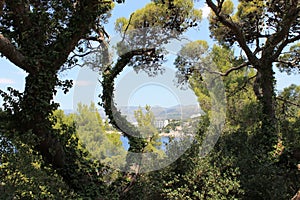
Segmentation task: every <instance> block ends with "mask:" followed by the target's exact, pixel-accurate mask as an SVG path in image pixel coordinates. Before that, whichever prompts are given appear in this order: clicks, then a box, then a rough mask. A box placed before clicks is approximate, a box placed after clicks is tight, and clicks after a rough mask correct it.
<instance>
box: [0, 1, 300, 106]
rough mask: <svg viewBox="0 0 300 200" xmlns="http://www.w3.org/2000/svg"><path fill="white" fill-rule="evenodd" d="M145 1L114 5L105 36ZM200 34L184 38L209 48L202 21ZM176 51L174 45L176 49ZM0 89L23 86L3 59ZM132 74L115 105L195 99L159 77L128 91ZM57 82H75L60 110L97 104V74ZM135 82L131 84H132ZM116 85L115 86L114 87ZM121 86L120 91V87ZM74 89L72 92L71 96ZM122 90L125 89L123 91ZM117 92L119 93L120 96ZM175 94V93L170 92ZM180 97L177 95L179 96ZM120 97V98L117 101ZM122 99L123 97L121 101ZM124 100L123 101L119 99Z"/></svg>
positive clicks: (75, 72) (286, 81)
mask: <svg viewBox="0 0 300 200" xmlns="http://www.w3.org/2000/svg"><path fill="white" fill-rule="evenodd" d="M147 2H150V1H149V0H145V1H137V0H126V3H125V4H117V5H116V7H115V9H114V10H113V11H112V17H111V18H110V23H109V24H108V25H106V26H105V28H106V30H107V32H108V33H109V34H110V35H111V37H112V38H113V39H114V38H116V33H115V32H114V21H115V20H116V19H117V18H118V17H122V16H124V17H127V18H128V17H129V16H130V14H131V13H132V12H134V11H135V10H136V9H138V8H142V7H143V6H144V5H145V4H146V3H147ZM195 7H196V8H204V10H203V13H204V17H205V16H206V15H207V11H208V10H207V8H206V7H205V6H204V4H202V3H200V1H195ZM200 30H201V31H196V30H191V31H189V32H188V33H187V34H186V36H187V37H188V39H190V40H199V39H201V40H207V41H209V44H212V40H211V39H210V38H209V32H208V22H207V20H206V19H204V20H203V22H202V23H201V25H200ZM177 47H178V45H177ZM0 66H1V67H0V89H2V90H6V88H7V87H13V88H16V89H18V90H20V91H23V89H24V84H25V76H26V73H25V72H24V71H23V70H21V69H19V68H18V67H16V66H14V65H13V64H12V63H10V62H9V61H8V60H7V59H5V58H0ZM128 74H132V72H131V71H130V70H126V71H125V72H123V73H122V74H121V76H120V77H119V78H118V82H117V84H116V92H115V96H116V101H118V102H121V103H120V104H123V103H124V101H123V102H122V100H118V98H119V99H122V98H123V97H124V95H125V94H124V93H122V91H126V92H127V94H126V95H127V96H126V95H125V96H126V102H127V104H130V105H145V104H148V105H151V106H155V105H160V106H165V107H168V106H172V105H176V104H178V103H183V104H189V103H191V104H192V103H194V102H195V96H193V94H192V93H191V91H188V92H186V93H182V94H181V93H180V92H178V91H175V90H174V89H173V88H172V87H171V86H170V85H171V83H170V84H167V83H165V82H164V81H165V77H164V76H160V77H159V78H156V79H155V78H154V79H150V78H148V79H147V78H145V77H146V76H144V78H143V80H144V81H142V83H139V84H140V85H139V86H132V87H131V88H130V87H129V88H128V87H126V85H127V83H128V81H126V80H127V79H126V76H129V75H128ZM60 78H61V79H73V80H75V86H74V87H73V89H72V90H71V91H70V92H69V93H68V94H67V95H65V94H63V93H62V92H58V94H57V96H56V97H55V100H56V101H57V102H59V103H60V105H61V108H62V109H74V107H76V106H75V105H76V104H77V102H79V101H83V102H84V103H89V102H91V101H94V102H98V101H99V99H98V94H99V93H100V92H101V88H100V85H99V83H98V81H97V80H98V77H97V74H96V73H94V72H92V71H90V70H89V69H80V68H74V69H72V70H69V71H65V72H63V73H62V74H60ZM132 78H133V80H135V79H136V82H137V83H138V80H140V79H141V76H132ZM276 79H277V86H276V88H277V90H279V91H280V90H282V89H283V88H284V87H287V86H289V85H290V84H297V85H300V79H299V75H290V76H288V75H286V74H285V73H279V72H278V70H276ZM133 82H135V81H133ZM118 84H119V85H118ZM121 86H122V87H121ZM74 88H75V92H74ZM124 88H125V89H124ZM120 91H121V92H120ZM174 91H175V92H174ZM179 93H180V95H179ZM119 96H121V97H119ZM122 96H123V97H122ZM123 100H124V99H123ZM2 102H3V101H2V99H1V98H0V104H1V105H2Z"/></svg>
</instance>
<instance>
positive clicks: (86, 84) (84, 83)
mask: <svg viewBox="0 0 300 200" xmlns="http://www.w3.org/2000/svg"><path fill="white" fill-rule="evenodd" d="M74 85H76V86H81V87H82V86H89V85H93V82H92V81H87V80H79V81H74Z"/></svg>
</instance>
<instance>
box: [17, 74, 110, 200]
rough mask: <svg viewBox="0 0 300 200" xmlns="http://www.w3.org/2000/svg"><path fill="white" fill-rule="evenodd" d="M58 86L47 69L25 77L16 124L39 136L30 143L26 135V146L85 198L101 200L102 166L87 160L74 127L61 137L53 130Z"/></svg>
mask: <svg viewBox="0 0 300 200" xmlns="http://www.w3.org/2000/svg"><path fill="white" fill-rule="evenodd" d="M47 69H49V68H47ZM57 83H58V78H57V72H56V71H55V70H46V69H45V68H44V69H43V70H41V71H39V72H37V73H35V74H29V75H28V76H27V77H26V85H25V91H24V96H23V98H22V99H21V101H20V112H19V113H15V119H16V124H19V126H18V127H17V128H18V132H19V133H20V134H24V133H26V132H30V134H32V135H33V136H35V137H36V139H35V140H34V141H32V142H31V141H30V142H29V138H28V136H25V137H23V140H24V143H27V144H28V143H30V144H31V145H32V146H33V147H34V148H35V149H36V150H37V151H38V152H39V153H40V154H41V155H42V157H43V159H44V161H45V163H46V164H49V165H52V166H53V169H55V170H56V171H57V173H58V174H59V175H61V176H62V178H63V179H64V181H65V182H66V183H67V184H68V186H69V187H70V188H72V189H73V190H74V191H75V192H76V193H77V194H79V195H81V196H82V197H83V198H89V199H99V198H100V197H101V196H104V195H105V193H106V192H107V191H106V189H107V188H106V186H105V184H104V182H103V180H102V178H101V176H99V172H98V171H96V170H99V171H101V170H102V169H103V166H100V165H99V163H98V164H97V163H94V162H93V161H92V160H90V159H88V158H86V152H84V151H83V150H82V148H81V149H80V148H78V146H79V145H78V139H77V138H76V137H74V135H75V134H76V131H75V129H74V127H73V128H72V127H70V129H68V131H66V132H67V133H64V134H63V135H61V133H60V132H59V131H58V130H55V129H53V122H52V121H51V120H50V119H49V117H50V116H51V115H52V112H53V110H55V109H56V106H55V105H53V104H52V102H51V101H52V100H53V96H54V94H55V87H56V86H57ZM74 138H75V139H74ZM106 194H107V193H106Z"/></svg>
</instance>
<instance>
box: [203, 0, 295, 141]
mask: <svg viewBox="0 0 300 200" xmlns="http://www.w3.org/2000/svg"><path fill="white" fill-rule="evenodd" d="M206 3H207V5H208V6H209V7H210V8H211V10H212V14H211V16H210V19H209V20H210V31H211V35H212V37H213V38H214V39H216V40H217V41H218V42H220V43H222V44H225V45H228V46H232V45H234V44H237V45H238V47H239V48H240V49H241V50H242V51H243V54H242V56H243V57H244V59H245V62H244V63H243V64H242V65H239V66H233V68H231V69H229V71H227V72H225V73H224V74H223V75H227V74H228V73H230V72H231V71H234V70H240V69H242V68H245V67H252V68H254V69H256V70H257V76H256V81H255V83H254V85H253V86H254V91H255V93H256V96H257V98H258V99H259V100H260V102H261V104H262V112H263V117H262V123H263V124H262V133H263V137H265V141H266V143H269V142H271V143H273V144H274V142H275V141H276V132H277V125H276V114H275V92H274V85H275V79H274V71H273V66H274V64H275V63H277V64H279V66H281V67H282V68H285V69H288V70H289V69H291V68H293V69H296V68H299V62H298V58H297V57H296V55H297V52H298V51H299V50H298V48H297V46H292V47H291V51H287V48H289V47H290V46H291V45H293V44H295V42H297V41H299V39H300V34H299V26H298V24H299V11H300V4H299V1H297V0H292V1H280V0H275V1H274V0H272V1H268V0H266V1H258V0H255V1H246V0H242V1H239V5H238V7H237V12H236V13H233V12H234V5H233V3H232V1H230V0H225V1H224V0H220V1H219V0H218V1H213V0H206Z"/></svg>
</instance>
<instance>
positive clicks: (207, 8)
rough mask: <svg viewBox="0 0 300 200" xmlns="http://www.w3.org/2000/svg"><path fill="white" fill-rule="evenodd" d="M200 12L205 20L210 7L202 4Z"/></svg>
mask: <svg viewBox="0 0 300 200" xmlns="http://www.w3.org/2000/svg"><path fill="white" fill-rule="evenodd" d="M200 9H201V10H202V17H203V18H207V17H208V15H209V13H210V7H208V5H207V4H204V6H203V7H201V8H200Z"/></svg>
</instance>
